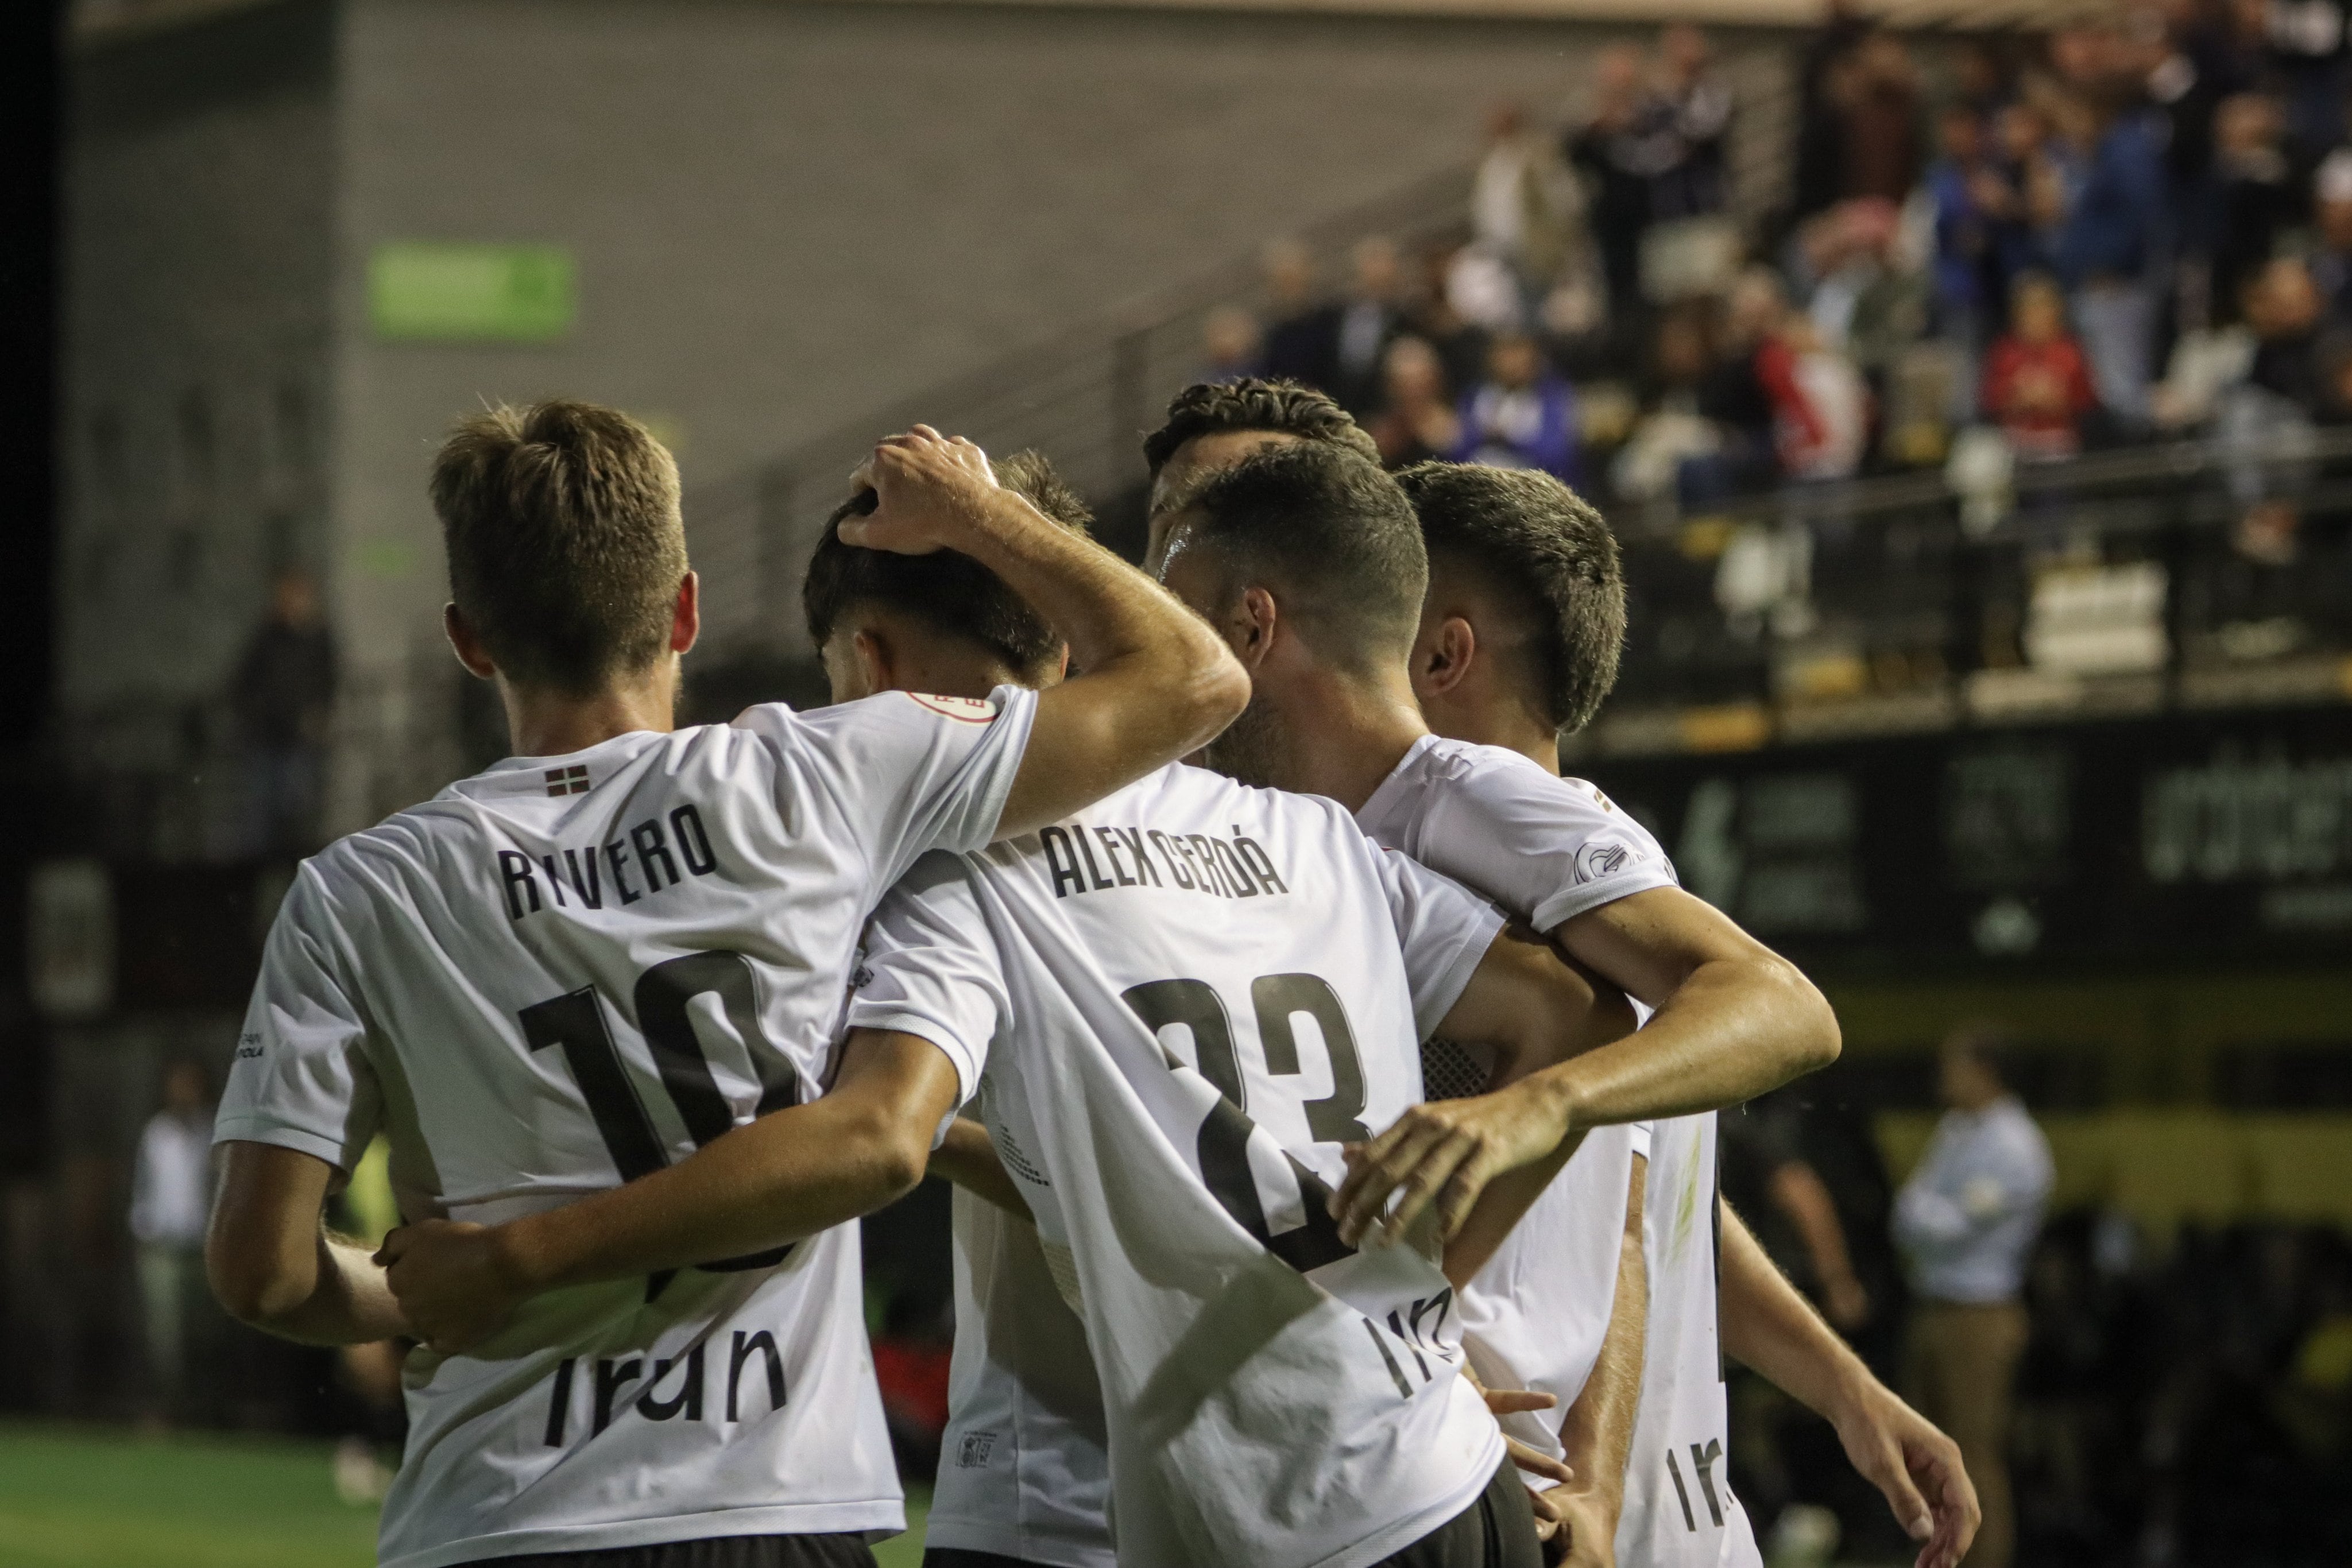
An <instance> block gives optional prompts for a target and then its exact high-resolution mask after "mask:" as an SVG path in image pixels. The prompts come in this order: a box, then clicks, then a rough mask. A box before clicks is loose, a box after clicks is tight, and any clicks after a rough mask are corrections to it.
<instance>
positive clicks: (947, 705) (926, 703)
mask: <svg viewBox="0 0 2352 1568" xmlns="http://www.w3.org/2000/svg"><path fill="white" fill-rule="evenodd" d="M907 695H908V696H909V697H912V698H913V699H914V700H915V702H916V704H917V705H918V706H922V707H927V708H929V709H930V710H931V711H932V712H933V713H935V714H938V715H939V716H940V717H942V718H952V719H958V720H961V722H963V723H965V724H992V723H994V722H995V720H996V703H995V700H994V699H993V698H991V697H943V696H936V695H932V694H931V693H929V692H908V694H907Z"/></svg>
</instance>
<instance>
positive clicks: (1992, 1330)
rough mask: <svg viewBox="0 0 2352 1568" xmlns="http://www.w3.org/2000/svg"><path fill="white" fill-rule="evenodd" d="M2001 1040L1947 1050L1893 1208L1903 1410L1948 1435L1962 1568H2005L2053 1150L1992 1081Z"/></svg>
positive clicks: (1972, 1040)
mask: <svg viewBox="0 0 2352 1568" xmlns="http://www.w3.org/2000/svg"><path fill="white" fill-rule="evenodd" d="M2004 1045H2005V1042H2004V1040H2002V1037H2001V1036H2000V1033H1999V1032H1998V1031H1997V1030H1990V1029H1987V1028H1983V1027H1980V1026H1971V1027H1968V1028H1963V1029H1960V1030H1956V1031H1954V1032H1953V1034H1952V1035H1951V1036H1950V1037H1949V1038H1948V1039H1947V1040H1945V1042H1944V1048H1943V1051H1942V1054H1941V1056H1940V1058H1939V1066H1940V1071H1941V1076H1940V1088H1941V1092H1942V1095H1943V1100H1944V1103H1945V1104H1946V1105H1947V1106H1948V1110H1947V1111H1946V1112H1945V1113H1944V1117H1943V1119H1942V1120H1941V1121H1940V1122H1938V1123H1937V1124H1936V1133H1935V1136H1934V1137H1933V1138H1931V1139H1930V1140H1929V1141H1928V1144H1927V1153H1926V1154H1925V1155H1922V1156H1921V1157H1920V1160H1919V1166H1918V1168H1917V1169H1916V1170H1915V1171H1913V1172H1912V1173H1911V1177H1910V1179H1909V1180H1908V1181H1906V1182H1905V1183H1904V1184H1903V1187H1902V1190H1901V1191H1900V1192H1899V1193H1898V1194H1897V1195H1896V1196H1895V1225H1894V1229H1895V1243H1896V1245H1897V1246H1898V1247H1899V1248H1900V1249H1902V1251H1903V1252H1904V1254H1905V1256H1906V1260H1908V1263H1909V1266H1910V1274H1911V1286H1912V1291H1913V1294H1914V1296H1915V1298H1916V1300H1915V1301H1914V1303H1913V1306H1912V1315H1911V1330H1910V1336H1909V1344H1908V1348H1907V1350H1906V1357H1905V1359H1906V1364H1907V1368H1906V1370H1907V1373H1908V1381H1909V1383H1910V1385H1911V1390H1912V1393H1911V1402H1912V1403H1913V1404H1914V1405H1916V1406H1918V1408H1919V1411H1920V1413H1921V1414H1922V1415H1924V1416H1927V1419H1929V1420H1930V1421H1933V1422H1935V1423H1936V1424H1937V1426H1938V1427H1942V1428H1943V1429H1944V1430H1945V1431H1947V1432H1948V1433H1950V1434H1951V1435H1952V1438H1953V1440H1954V1441H1956V1442H1958V1444H1959V1446H1960V1453H1961V1455H1962V1456H1963V1458H1966V1460H1967V1461H1968V1469H1969V1477H1970V1479H1973V1480H1974V1481H1975V1482H1976V1485H1977V1496H1978V1499H1979V1501H1980V1502H1981V1503H1982V1504H1983V1507H1984V1523H1983V1526H1982V1527H1981V1528H1980V1529H1979V1531H1978V1532H1977V1540H1976V1545H1975V1546H1974V1547H1973V1548H1972V1549H1971V1550H1970V1552H1969V1558H1968V1561H1969V1568H2009V1563H2010V1557H2011V1548H2012V1547H2013V1545H2014V1543H2015V1531H2016V1521H2015V1518H2014V1516H2013V1513H2012V1511H2011V1503H2010V1483H2009V1455H2008V1443H2009V1424H2010V1400H2011V1393H2012V1390H2013V1388H2014V1385H2015V1381H2016V1375H2017V1363H2018V1357H2019V1356H2020V1355H2021V1354H2022V1353H2023V1351H2024V1349H2025V1340H2026V1327H2027V1325H2026V1316H2025V1309H2024V1307H2023V1305H2022V1304H2021V1298H2022V1295H2023V1291H2024V1286H2025V1270H2026V1264H2027V1261H2028V1260H2029V1258H2030V1257H2031V1255H2032V1250H2033V1241H2034V1238H2035V1236H2036V1235H2037V1234H2038V1233H2039V1232H2040V1230H2041V1228H2042V1209H2043V1207H2044V1206H2045V1205H2046V1204H2047V1203H2048V1202H2049V1199H2050V1189H2051V1185H2052V1180H2053V1167H2052V1165H2051V1159H2050V1145H2049V1141H2048V1140H2047V1139H2046V1138H2044V1137H2043V1136H2042V1129H2041V1128H2040V1127H2038V1126H2036V1125H2035V1124H2034V1122H2033V1118H2032V1115H2031V1114H2029V1113H2027V1111H2026V1109H2025V1106H2024V1105H2023V1103H2021V1102H2020V1101H2019V1100H2018V1098H2017V1097H2016V1096H2015V1095H2014V1094H2011V1092H2009V1089H2008V1087H2007V1085H2006V1084H2005V1083H2004V1082H2003V1081H2002V1061H2001V1052H2002V1051H2003V1049H2004Z"/></svg>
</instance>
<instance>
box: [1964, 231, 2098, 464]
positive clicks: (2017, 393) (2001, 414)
mask: <svg viewBox="0 0 2352 1568" xmlns="http://www.w3.org/2000/svg"><path fill="white" fill-rule="evenodd" d="M2098 406H2099V395H2098V393H2097V392H2095V391H2094V390H2093V389H2092V386H2091V372H2090V367H2089V364H2088V362H2087V361H2085V360H2084V357H2083V348H2082V345H2081V344H2079V343H2077V342H2076V341H2075V340H2074V334H2073V333H2072V332H2070V331H2068V330H2067V329H2066V299H2065V296H2063V295H2062V294H2061V293H2059V292H2058V285H2057V284H2056V283H2054V282H2053V281H2052V280H2051V278H2050V277H2049V276H2048V275H2047V274H2046V273H2039V272H2029V273H2027V274H2025V275H2024V276H2022V277H2020V278H2019V279H2018V280H2017V283H2016V285H2015V287H2012V288H2011V290H2010V297H2009V330H2008V332H2006V333H2005V334H2003V335H2002V336H2001V338H2000V340H1998V341H1996V342H1995V343H1994V344H1993V346H1992V350H1991V352H1990V353H1989V354H1987V355H1986V356H1985V371H1984V408H1985V413H1987V414H1988V415H1990V417H1991V418H1992V419H1993V420H1994V422H1995V423H1998V424H2000V428H2001V430H2002V432H2003V433H2004V434H2007V435H2008V437H2009V444H2010V445H2011V446H2012V447H2014V448H2015V449H2016V451H2017V455H2018V456H2020V457H2021V458H2024V459H2026V460H2028V461H2031V462H2049V461H2052V460H2053V459H2056V458H2061V457H2072V456H2074V455H2075V454H2076V453H2077V452H2080V451H2081V450H2082V449H2083V419H2084V415H2086V414H2088V413H2091V412H2092V411H2093V410H2094V409H2095V408H2097V407H2098Z"/></svg>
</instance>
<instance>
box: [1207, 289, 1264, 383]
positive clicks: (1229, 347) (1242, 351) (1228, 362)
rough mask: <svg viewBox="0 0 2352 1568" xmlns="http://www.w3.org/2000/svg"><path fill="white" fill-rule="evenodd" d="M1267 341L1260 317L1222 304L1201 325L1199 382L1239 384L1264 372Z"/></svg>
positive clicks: (1236, 306) (1238, 307)
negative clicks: (1262, 336)
mask: <svg viewBox="0 0 2352 1568" xmlns="http://www.w3.org/2000/svg"><path fill="white" fill-rule="evenodd" d="M1262 348H1263V340H1262V338H1261V335H1260V333H1259V331H1258V325H1257V318H1256V317H1255V316H1253V315H1251V314H1250V313H1249V312H1248V311H1247V310H1244V309H1243V308H1241V307H1240V306H1238V305H1220V306H1218V307H1217V308H1215V309H1213V310H1212V311H1210V312H1209V314H1208V315H1207V317H1206V318H1204V319H1202V323H1201V370H1200V373H1199V374H1197V375H1195V376H1194V377H1193V378H1192V379H1193V380H1194V381H1196V382H1237V381H1240V380H1242V379H1243V378H1244V377H1245V376H1255V375H1258V374H1261V373H1263V371H1264V356H1263V353H1262Z"/></svg>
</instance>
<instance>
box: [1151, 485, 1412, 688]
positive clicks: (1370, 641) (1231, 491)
mask: <svg viewBox="0 0 2352 1568" xmlns="http://www.w3.org/2000/svg"><path fill="white" fill-rule="evenodd" d="M1184 515H1185V519H1186V520H1185V523H1184V525H1183V527H1184V538H1185V539H1186V541H1187V545H1188V548H1194V549H1208V550H1210V551H1212V552H1213V557H1214V559H1218V560H1219V561H1220V562H1221V563H1222V564H1223V568H1224V572H1223V576H1224V584H1223V588H1224V592H1225V596H1226V601H1227V602H1228V603H1230V602H1231V601H1232V599H1233V598H1234V596H1236V595H1238V594H1239V593H1240V592H1241V591H1242V590H1243V589H1244V587H1246V586H1247V585H1248V584H1249V583H1250V582H1251V581H1253V580H1255V581H1257V582H1259V583H1262V584H1264V585H1265V586H1266V587H1269V588H1272V589H1273V590H1275V591H1276V592H1277V593H1278V594H1279V595H1280V596H1281V597H1282V599H1283V600H1284V601H1285V603H1286V608H1287V611H1288V612H1290V613H1293V614H1296V615H1297V618H1298V620H1299V622H1300V623H1301V624H1302V625H1303V626H1305V627H1306V628H1307V642H1308V643H1309V644H1310V645H1311V646H1312V647H1314V649H1315V650H1316V652H1317V653H1319V654H1320V655H1321V656H1322V657H1323V658H1324V659H1326V660H1328V662H1330V663H1331V664H1336V665H1338V666H1339V667H1340V668H1342V669H1347V670H1351V671H1356V672H1359V673H1361V672H1364V671H1368V670H1370V669H1372V668H1374V667H1377V666H1379V665H1381V664H1386V663H1389V662H1391V661H1395V660H1399V659H1401V658H1402V656H1403V655H1404V654H1405V653H1408V652H1409V651H1410V650H1411V649H1412V636H1413V632H1414V631H1415V630H1416V629H1417V628H1418V627H1419V626H1420V625H1421V603H1422V600H1423V598H1424V597H1425V596H1426V595H1427V593H1428V591H1429V557H1428V553H1427V551H1426V550H1425V549H1424V548H1423V544H1422V541H1421V530H1420V528H1417V527H1415V526H1414V523H1413V516H1412V505H1411V504H1410V503H1409V502H1407V501H1406V499H1405V498H1404V496H1403V495H1402V493H1401V492H1400V491H1399V490H1398V489H1397V487H1396V484H1395V482H1394V481H1393V480H1391V478H1390V477H1389V476H1387V475H1386V474H1384V473H1382V472H1381V467H1380V465H1379V464H1377V463H1371V462H1367V461H1366V460H1365V459H1363V458H1361V457H1359V456H1357V455H1355V453H1354V452H1352V451H1350V450H1349V449H1348V448H1347V447H1345V446H1343V445H1339V444H1336V443H1324V442H1313V441H1307V442H1296V443H1285V444H1279V445H1276V446H1270V447H1268V448H1266V449H1265V451H1262V452H1257V453H1254V454H1252V455H1249V456H1247V457H1244V458H1243V459H1242V460H1241V461H1240V462H1238V463H1236V464H1234V465H1233V466H1232V467H1230V468H1225V469H1222V470H1220V471H1219V472H1217V473H1216V474H1214V475H1212V476H1210V477H1209V479H1208V480H1207V481H1206V482H1205V483H1204V484H1202V486H1201V488H1200V490H1199V491H1198V492H1197V493H1196V494H1194V496H1193V497H1192V500H1191V502H1190V503H1189V504H1188V505H1187V506H1186V508H1185V514H1184Z"/></svg>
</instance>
